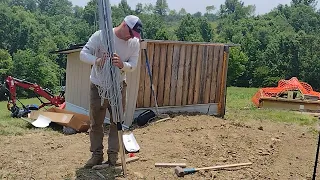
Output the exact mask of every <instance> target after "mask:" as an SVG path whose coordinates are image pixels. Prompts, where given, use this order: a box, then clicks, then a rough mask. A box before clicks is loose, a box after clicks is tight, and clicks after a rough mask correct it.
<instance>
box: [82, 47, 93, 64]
mask: <svg viewBox="0 0 320 180" xmlns="http://www.w3.org/2000/svg"><path fill="white" fill-rule="evenodd" d="M96 59H97V57H96V56H94V55H92V54H90V53H88V52H86V51H85V50H82V51H81V52H80V60H81V61H83V62H85V63H88V64H90V65H94V63H95V61H96Z"/></svg>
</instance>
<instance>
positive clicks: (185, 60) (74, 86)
mask: <svg viewBox="0 0 320 180" xmlns="http://www.w3.org/2000/svg"><path fill="white" fill-rule="evenodd" d="M228 48H229V47H228V46H226V45H224V44H206V43H187V42H171V41H154V40H148V41H147V48H146V50H147V54H148V60H149V65H150V71H151V74H152V81H153V85H154V89H155V94H156V96H157V100H158V106H159V107H177V108H179V107H186V106H189V107H188V108H193V107H190V105H201V107H202V105H204V104H214V106H213V107H210V108H211V109H212V108H213V110H214V111H215V113H214V114H216V115H218V116H223V115H224V112H225V93H226V73H227V68H228V67H227V65H228ZM79 52H80V51H78V52H73V53H70V54H68V61H67V76H66V83H67V84H66V101H67V102H69V103H72V104H74V105H77V106H80V107H82V108H84V109H87V110H88V109H89V93H90V89H89V87H90V80H89V78H90V71H91V66H90V65H88V64H86V63H84V62H82V61H80V60H79ZM138 66H139V67H140V68H138V69H137V70H136V71H134V72H132V73H128V75H127V80H128V81H129V82H128V92H127V107H126V109H127V111H128V112H127V115H126V124H130V123H131V122H132V117H133V113H134V111H135V110H136V108H137V109H139V108H140V109H143V108H153V107H154V106H155V101H154V97H153V95H152V91H151V88H150V86H151V83H150V79H149V75H148V69H147V67H146V57H145V54H144V50H143V49H141V52H140V58H139V63H138ZM136 77H139V78H138V79H136ZM215 107H217V108H216V109H217V110H215ZM107 116H108V115H107Z"/></svg>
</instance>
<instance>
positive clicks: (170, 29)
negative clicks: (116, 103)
mask: <svg viewBox="0 0 320 180" xmlns="http://www.w3.org/2000/svg"><path fill="white" fill-rule="evenodd" d="M316 3H317V1H316V0H292V1H291V3H290V4H288V5H283V4H279V5H278V6H277V7H275V8H274V9H272V10H271V11H270V12H268V13H266V14H263V15H255V6H253V5H246V4H245V3H243V2H242V1H239V0H225V2H224V4H222V5H221V6H219V7H215V6H207V7H205V9H206V12H205V13H201V12H196V13H193V14H192V13H188V12H187V11H186V10H185V9H184V8H182V9H180V10H174V9H170V8H169V6H168V3H167V2H166V0H157V1H156V3H155V4H151V3H149V4H142V3H138V4H137V5H136V7H135V8H132V7H130V6H129V5H128V3H127V0H121V2H120V3H119V4H116V5H112V7H111V8H112V20H113V25H114V26H116V25H118V24H119V23H120V22H121V21H122V20H123V18H124V17H125V16H126V15H128V14H135V15H138V16H139V17H140V18H141V19H142V21H143V23H144V30H143V34H144V38H146V39H158V40H178V41H193V42H199V41H200V42H217V43H232V44H240V45H241V46H239V47H232V48H231V52H230V57H229V69H228V79H227V85H228V86H239V87H263V86H275V85H276V84H277V82H278V80H279V79H288V78H291V77H293V76H295V77H297V78H298V79H300V80H302V81H305V82H308V83H309V84H311V85H312V86H313V87H314V88H315V89H319V88H320V81H318V80H317V77H319V74H320V65H319V61H320V60H319V59H318V57H319V55H320V51H319V48H320V45H319V43H320V38H319V36H318V34H319V31H320V12H319V10H318V9H317V8H316ZM98 21H99V18H98V13H97V7H96V0H91V1H90V2H88V4H87V5H86V6H85V7H79V6H74V5H73V4H72V3H71V2H70V1H68V0H1V1H0V35H1V36H0V80H1V81H3V80H4V78H5V77H6V76H7V75H12V76H14V77H17V78H20V79H25V80H28V81H30V82H36V83H37V84H40V85H41V86H43V87H47V88H49V89H52V90H54V91H57V90H58V89H57V87H59V85H61V82H62V85H63V82H64V77H65V68H66V57H65V56H63V55H58V54H54V53H51V52H52V51H55V50H58V49H65V48H68V47H69V46H70V45H73V44H80V43H85V42H86V41H87V40H88V38H89V37H90V35H91V34H92V33H93V32H95V31H96V30H98V26H99V23H98ZM25 95H26V94H25Z"/></svg>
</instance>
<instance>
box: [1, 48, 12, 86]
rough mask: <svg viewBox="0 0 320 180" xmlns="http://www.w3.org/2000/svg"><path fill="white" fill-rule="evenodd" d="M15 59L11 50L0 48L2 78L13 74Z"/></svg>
mask: <svg viewBox="0 0 320 180" xmlns="http://www.w3.org/2000/svg"><path fill="white" fill-rule="evenodd" d="M12 68H13V61H12V58H11V55H10V54H9V52H8V51H7V50H5V49H0V80H1V81H2V80H3V79H4V78H5V76H7V75H9V74H11V71H12Z"/></svg>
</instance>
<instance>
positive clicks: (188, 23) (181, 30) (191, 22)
mask: <svg viewBox="0 0 320 180" xmlns="http://www.w3.org/2000/svg"><path fill="white" fill-rule="evenodd" d="M176 36H177V37H178V40H179V41H203V38H202V36H201V32H200V30H199V23H198V21H197V20H196V19H195V18H194V17H192V16H191V14H189V13H188V14H187V15H186V16H184V17H183V18H182V20H181V22H180V24H179V26H178V29H177V30H176Z"/></svg>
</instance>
